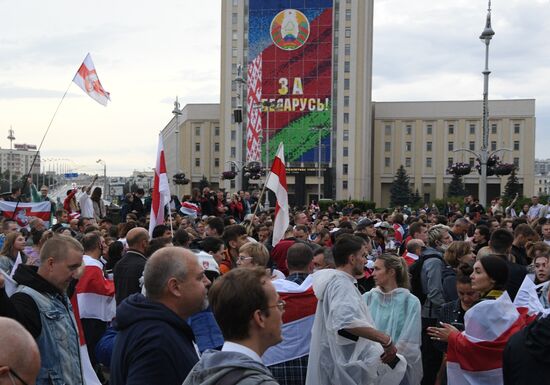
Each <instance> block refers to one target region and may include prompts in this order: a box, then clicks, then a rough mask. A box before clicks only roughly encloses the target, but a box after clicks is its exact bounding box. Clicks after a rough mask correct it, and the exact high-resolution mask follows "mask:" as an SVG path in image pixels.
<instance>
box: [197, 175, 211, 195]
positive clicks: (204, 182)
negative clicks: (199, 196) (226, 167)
mask: <svg viewBox="0 0 550 385" xmlns="http://www.w3.org/2000/svg"><path fill="white" fill-rule="evenodd" d="M205 187H210V182H209V181H208V179H206V176H204V175H203V176H202V179H201V180H199V190H200V191H201V193H202V190H203V189H204V188H205Z"/></svg>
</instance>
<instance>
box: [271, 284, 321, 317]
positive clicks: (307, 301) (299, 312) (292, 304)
mask: <svg viewBox="0 0 550 385" xmlns="http://www.w3.org/2000/svg"><path fill="white" fill-rule="evenodd" d="M279 295H280V297H281V299H282V300H283V301H285V302H286V306H285V312H284V313H283V323H288V322H292V321H296V320H299V319H301V318H304V317H308V316H310V315H314V314H315V310H317V297H315V293H314V292H313V288H312V287H310V288H309V289H307V290H306V291H304V292H303V293H279Z"/></svg>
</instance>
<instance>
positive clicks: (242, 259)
mask: <svg viewBox="0 0 550 385" xmlns="http://www.w3.org/2000/svg"><path fill="white" fill-rule="evenodd" d="M249 259H252V257H245V256H244V255H239V256H238V257H237V260H238V261H241V262H242V261H248V260H249Z"/></svg>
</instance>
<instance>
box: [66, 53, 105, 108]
mask: <svg viewBox="0 0 550 385" xmlns="http://www.w3.org/2000/svg"><path fill="white" fill-rule="evenodd" d="M73 82H74V83H75V84H76V85H77V86H79V87H80V88H81V89H82V91H84V92H86V93H87V94H88V96H90V97H91V98H92V99H94V100H95V101H96V102H98V103H99V104H102V105H104V106H106V105H107V102H108V101H110V100H111V97H110V94H109V93H108V92H107V91H105V89H104V88H103V86H102V85H101V82H100V81H99V78H98V76H97V72H96V70H95V66H94V62H93V61H92V57H91V56H90V54H87V55H86V57H85V58H84V61H83V62H82V65H81V66H80V68H79V69H78V71H77V72H76V75H74V78H73Z"/></svg>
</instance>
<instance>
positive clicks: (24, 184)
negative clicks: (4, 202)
mask: <svg viewBox="0 0 550 385" xmlns="http://www.w3.org/2000/svg"><path fill="white" fill-rule="evenodd" d="M72 83H73V80H72V79H71V81H70V83H69V86H68V87H67V89H66V90H65V93H64V94H63V96H62V97H61V100H60V101H59V104H58V105H57V108H56V109H55V112H54V113H53V115H52V118H51V119H50V123H49V124H48V127H47V128H46V132H45V133H44V135H43V136H42V140H41V141H40V144H39V145H38V149H37V150H36V154H34V157H33V158H32V162H31V167H30V168H29V171H28V172H27V174H26V175H25V178H24V180H23V186H22V187H21V191H23V190H24V189H25V187H26V186H27V181H28V179H29V176H30V175H31V173H32V168H33V167H34V164H35V163H36V158H38V154H40V149H41V148H42V145H43V144H44V140H46V136H47V135H48V132H49V131H50V127H51V126H52V123H53V120H54V119H55V116H56V115H57V111H59V108H60V107H61V103H63V100H65V96H67V92H69V88H71V84H72ZM20 202H21V195H20V196H19V197H18V198H17V203H16V204H15V209H14V210H13V214H12V217H11V219H12V220H13V218H15V213H16V212H17V207H18V206H19V203H20Z"/></svg>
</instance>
